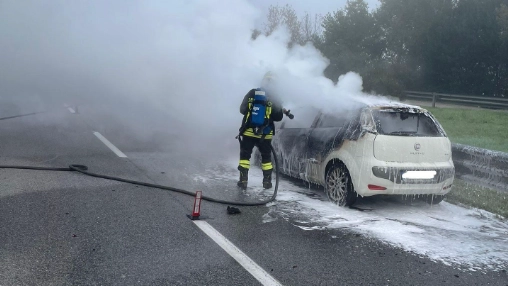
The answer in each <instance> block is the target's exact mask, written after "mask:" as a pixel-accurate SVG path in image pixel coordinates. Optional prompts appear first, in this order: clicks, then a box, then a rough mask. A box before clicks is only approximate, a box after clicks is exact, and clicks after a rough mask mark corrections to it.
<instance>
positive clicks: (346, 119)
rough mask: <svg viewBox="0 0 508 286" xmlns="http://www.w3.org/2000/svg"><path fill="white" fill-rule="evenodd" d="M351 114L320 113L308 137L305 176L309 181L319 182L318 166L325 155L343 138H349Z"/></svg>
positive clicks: (338, 145)
mask: <svg viewBox="0 0 508 286" xmlns="http://www.w3.org/2000/svg"><path fill="white" fill-rule="evenodd" d="M352 120H354V117H353V114H352V113H350V112H344V113H341V114H321V115H320V116H319V119H318V120H317V122H316V126H315V128H313V129H312V131H311V134H310V136H309V138H308V144H307V150H306V154H307V158H306V162H305V163H306V176H307V179H308V180H309V181H311V182H316V183H317V182H319V176H322V174H320V171H319V168H320V166H321V164H322V163H323V161H324V160H325V159H326V157H327V155H328V154H329V153H330V152H331V151H333V150H334V149H336V148H338V147H340V146H341V145H342V143H343V142H344V140H345V139H347V138H349V137H348V134H349V135H350V133H351V132H352V131H353V130H351V126H352Z"/></svg>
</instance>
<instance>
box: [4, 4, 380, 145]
mask: <svg viewBox="0 0 508 286" xmlns="http://www.w3.org/2000/svg"><path fill="white" fill-rule="evenodd" d="M264 12H265V11H259V10H257V9H256V8H255V7H253V6H252V5H251V4H250V3H249V2H248V1H246V0H227V1H222V0H221V1H219V0H216V1H188V0H178V1H128V2H125V1H119V0H113V1H63V0H61V1H47V2H41V1H15V0H7V1H2V2H0V43H1V46H2V47H3V49H2V50H3V52H2V53H0V86H1V87H0V92H1V93H2V94H10V95H23V94H27V93H30V94H33V93H36V94H39V95H41V96H42V97H43V98H52V99H53V100H55V101H59V100H61V101H64V100H65V101H69V100H72V101H74V102H78V103H80V104H86V103H88V102H95V103H97V102H100V103H101V104H103V105H108V106H110V105H119V106H120V105H122V104H123V102H130V101H133V102H138V103H139V104H143V105H148V106H150V108H153V110H154V113H155V111H156V112H163V113H164V114H167V120H164V121H163V122H158V123H155V122H154V123H153V124H152V125H151V126H146V125H143V126H138V124H137V121H138V119H140V118H149V117H150V114H146V113H143V114H137V113H136V112H135V111H132V114H131V118H132V121H131V125H132V128H135V129H136V132H135V133H138V134H140V136H150V132H165V131H164V130H167V132H175V133H179V138H180V139H181V140H184V141H185V142H197V145H198V146H190V145H186V147H187V148H188V149H193V148H194V149H196V148H201V150H206V151H211V150H212V151H213V150H216V149H218V148H220V147H221V146H228V148H230V146H231V145H230V144H231V142H233V144H237V143H234V136H236V133H237V132H238V128H239V126H240V123H241V119H242V115H241V114H240V113H239V105H240V103H241V101H242V99H243V96H244V95H245V94H246V93H247V92H248V91H249V90H250V89H251V88H254V87H258V86H259V84H260V81H261V78H262V76H263V74H264V73H265V72H267V71H269V70H270V71H274V72H276V73H277V74H278V77H279V83H280V84H281V86H282V87H283V88H282V89H281V90H280V94H279V95H280V97H281V98H282V100H283V101H284V104H285V106H286V107H287V108H290V109H293V110H294V113H295V116H298V114H297V112H296V111H297V110H298V109H304V108H305V107H307V106H312V107H318V108H323V107H326V108H328V109H329V110H334V111H335V110H337V111H340V110H341V109H344V108H348V105H349V104H350V102H351V100H350V99H351V97H352V98H356V99H358V100H361V101H363V102H371V101H373V100H378V101H379V100H384V99H379V97H373V96H367V95H366V94H364V93H363V92H362V79H361V77H360V75H358V74H355V73H348V74H346V75H343V76H341V78H340V79H339V82H338V84H337V85H334V84H333V82H332V81H331V80H329V79H327V78H326V77H324V76H323V71H324V69H325V68H326V66H327V65H328V63H329V62H328V60H327V59H326V58H324V57H323V56H322V55H321V54H320V52H319V51H318V50H317V49H315V48H314V47H313V46H312V45H311V44H307V45H305V46H295V47H293V48H292V49H287V48H286V47H287V42H288V41H289V34H288V32H287V31H286V30H285V29H284V28H283V27H281V28H280V29H278V30H277V31H275V32H274V33H273V34H272V35H270V36H269V37H265V36H263V35H261V36H259V37H258V38H257V39H256V40H252V39H251V33H252V30H253V29H254V28H256V26H255V23H256V22H259V19H262V18H264V17H265V14H264ZM108 110H112V111H111V112H113V113H114V112H125V110H124V109H122V108H118V110H117V111H115V109H108ZM199 146H200V147H199ZM205 146H209V147H208V148H205ZM227 151H228V152H231V149H228V150H227ZM234 153H235V154H236V151H235V152H234Z"/></svg>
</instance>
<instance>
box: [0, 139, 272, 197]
mask: <svg viewBox="0 0 508 286" xmlns="http://www.w3.org/2000/svg"><path fill="white" fill-rule="evenodd" d="M271 150H272V154H273V158H274V161H275V173H276V178H275V188H274V191H273V195H272V197H271V198H269V199H268V200H265V201H261V202H256V203H249V202H231V201H226V200H220V199H215V198H211V197H207V196H202V199H203V200H206V201H209V202H214V203H219V204H227V205H237V206H261V205H265V204H267V203H269V202H272V201H274V200H275V198H276V196H277V189H278V188H279V164H278V162H277V156H276V154H275V150H274V149H273V147H272V148H271ZM0 169H21V170H38V171H68V172H78V173H81V174H85V175H88V176H92V177H96V178H102V179H107V180H113V181H118V182H123V183H129V184H133V185H138V186H144V187H150V188H157V189H162V190H167V191H172V192H177V193H181V194H185V195H189V196H195V193H193V192H190V191H187V190H183V189H178V188H174V187H170V186H163V185H157V184H152V183H146V182H141V181H135V180H129V179H124V178H119V177H114V176H108V175H102V174H97V173H92V172H89V171H88V167H87V166H85V165H77V164H73V165H70V166H69V167H68V168H57V167H34V166H9V165H6V166H1V165H0Z"/></svg>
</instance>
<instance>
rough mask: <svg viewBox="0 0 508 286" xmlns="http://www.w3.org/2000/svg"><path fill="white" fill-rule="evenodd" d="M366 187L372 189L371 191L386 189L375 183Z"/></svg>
mask: <svg viewBox="0 0 508 286" xmlns="http://www.w3.org/2000/svg"><path fill="white" fill-rule="evenodd" d="M367 187H369V190H372V191H384V190H386V188H385V187H382V186H377V185H370V184H369V185H368V186H367Z"/></svg>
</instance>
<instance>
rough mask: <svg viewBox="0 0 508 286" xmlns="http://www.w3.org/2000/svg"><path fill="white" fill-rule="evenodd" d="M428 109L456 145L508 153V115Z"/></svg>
mask: <svg viewBox="0 0 508 286" xmlns="http://www.w3.org/2000/svg"><path fill="white" fill-rule="evenodd" d="M425 108H426V109H427V110H428V111H430V112H431V113H432V114H433V115H434V116H435V117H436V118H437V120H438V121H439V123H441V125H442V126H443V128H444V129H445V131H446V133H447V134H448V137H449V138H450V141H451V142H452V143H460V144H465V145H470V146H476V147H480V148H484V149H490V150H496V151H502V152H508V124H507V122H508V112H506V111H496V110H486V109H461V108H432V107H425Z"/></svg>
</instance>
